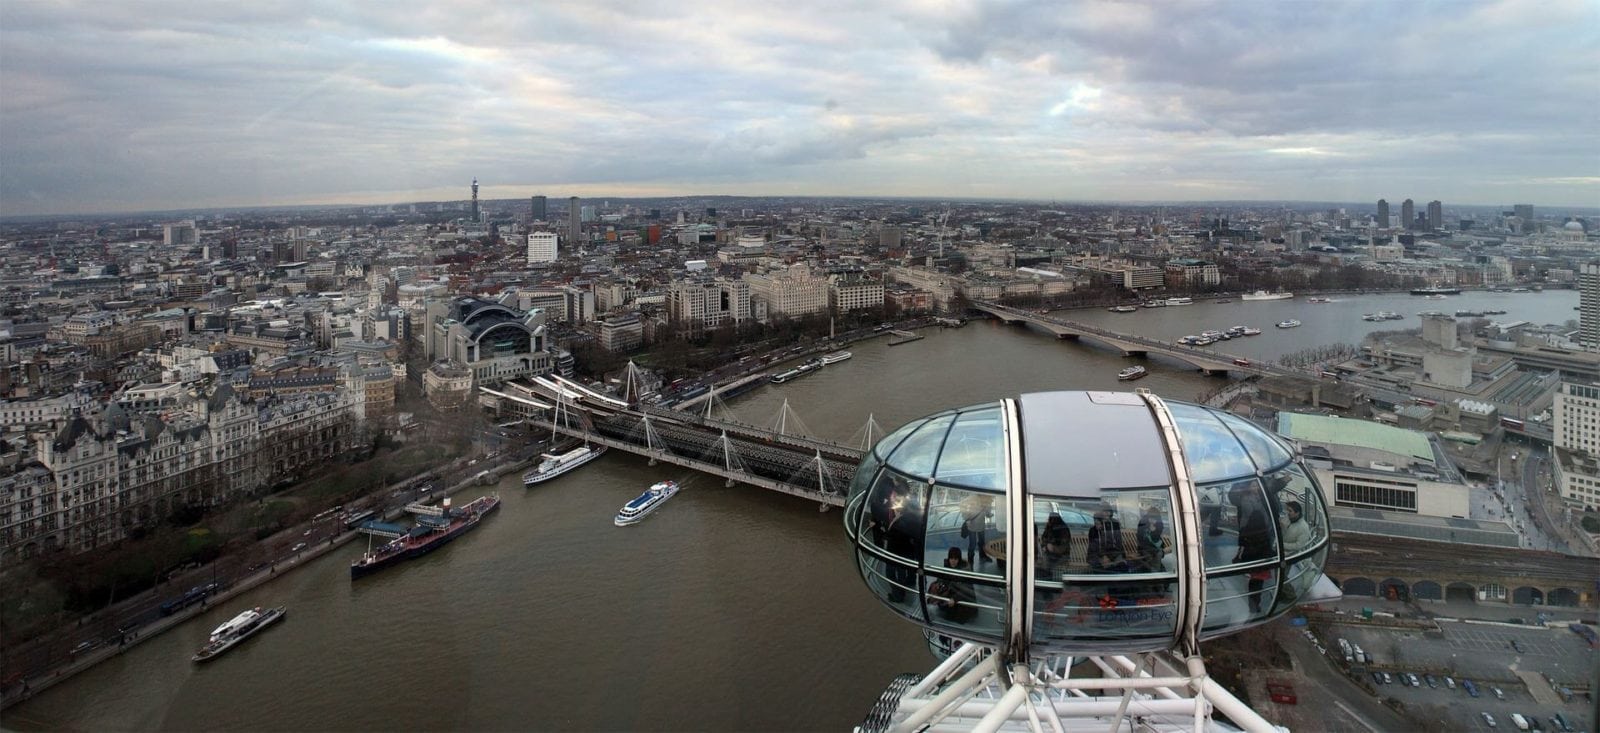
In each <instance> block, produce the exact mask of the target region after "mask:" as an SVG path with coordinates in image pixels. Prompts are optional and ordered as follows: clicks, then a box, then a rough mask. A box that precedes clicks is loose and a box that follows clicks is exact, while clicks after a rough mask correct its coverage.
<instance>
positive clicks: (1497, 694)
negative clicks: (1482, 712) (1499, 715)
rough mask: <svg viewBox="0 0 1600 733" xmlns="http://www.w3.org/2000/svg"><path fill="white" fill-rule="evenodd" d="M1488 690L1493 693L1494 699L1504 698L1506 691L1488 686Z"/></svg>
mask: <svg viewBox="0 0 1600 733" xmlns="http://www.w3.org/2000/svg"><path fill="white" fill-rule="evenodd" d="M1489 691H1490V692H1493V693H1494V699H1496V700H1504V699H1506V693H1505V692H1502V691H1501V690H1500V688H1498V687H1491V688H1489Z"/></svg>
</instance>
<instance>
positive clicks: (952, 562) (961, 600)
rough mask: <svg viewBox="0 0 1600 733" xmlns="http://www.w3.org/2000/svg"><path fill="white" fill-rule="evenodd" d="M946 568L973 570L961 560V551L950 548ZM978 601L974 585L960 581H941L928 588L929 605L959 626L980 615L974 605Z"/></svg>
mask: <svg viewBox="0 0 1600 733" xmlns="http://www.w3.org/2000/svg"><path fill="white" fill-rule="evenodd" d="M944 566H945V567H947V568H949V569H951V570H971V569H972V567H971V566H970V565H968V564H967V562H966V561H965V560H962V559H961V549H960V548H958V547H952V548H950V553H949V554H948V555H946V556H945V559H944ZM976 600H978V594H977V593H976V592H975V591H974V590H973V588H972V584H971V583H968V582H965V581H960V580H947V579H939V580H935V581H933V584H932V585H929V586H928V603H929V604H930V605H932V606H934V607H935V608H937V609H938V610H939V615H940V616H943V617H944V618H945V619H946V620H949V621H953V622H955V623H958V624H964V623H966V622H968V621H971V620H972V618H973V617H974V616H976V615H978V609H977V608H976V607H975V606H973V605H972V603H973V602H974V601H976Z"/></svg>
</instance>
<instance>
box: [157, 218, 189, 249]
mask: <svg viewBox="0 0 1600 733" xmlns="http://www.w3.org/2000/svg"><path fill="white" fill-rule="evenodd" d="M161 243H162V244H166V245H173V244H178V245H182V244H194V243H195V227H194V222H192V221H180V222H178V223H176V224H162V225H161Z"/></svg>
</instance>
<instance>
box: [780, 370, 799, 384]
mask: <svg viewBox="0 0 1600 733" xmlns="http://www.w3.org/2000/svg"><path fill="white" fill-rule="evenodd" d="M806 371H807V370H802V369H790V370H788V371H786V372H782V373H779V374H774V375H772V383H773V384H783V383H784V382H787V381H789V380H791V379H794V378H795V377H798V376H800V375H802V374H805V373H806Z"/></svg>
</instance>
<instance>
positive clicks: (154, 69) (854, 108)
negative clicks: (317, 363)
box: [0, 0, 1600, 213]
mask: <svg viewBox="0 0 1600 733" xmlns="http://www.w3.org/2000/svg"><path fill="white" fill-rule="evenodd" d="M1516 10H1517V9H1516V8H1515V7H1510V8H1502V7H1501V6H1498V5H1493V4H1482V3H1450V4H1446V5H1442V6H1439V5H1413V4H1399V3H1360V4H1343V3H1326V4H1322V3H1319V4H1308V3H1292V4H1278V3H1269V2H1264V1H1263V2H1245V3H1239V2H1227V3H1215V4H1197V3H1172V4H1165V3H1163V4H1158V5H1141V4H1137V3H1104V4H1101V3H1084V4H1075V5H1071V6H1065V7H1063V6H1061V5H1058V4H1054V3H1042V2H1040V3H1034V2H1019V3H992V4H991V3H975V4H970V5H962V4H952V5H939V6H921V5H915V4H906V5H904V6H890V7H888V8H886V9H880V8H879V7H877V6H874V5H859V4H854V3H844V2H834V3H786V4H784V5H781V6H769V7H764V8H761V9H760V10H759V11H753V10H752V9H751V8H749V7H748V6H747V5H746V4H743V3H739V2H734V1H733V0H726V1H724V2H711V3H694V4H686V3H669V2H664V1H663V2H650V3H636V2H611V1H607V2H599V3H581V4H574V5H545V4H528V3H521V4H518V3H501V2H454V3H448V4H444V3H430V2H422V1H421V0H396V1H395V2H389V3H383V4H378V5H365V4H348V5H346V4H323V3H309V2H285V3H241V4H232V3H192V2H177V1H175V0H173V1H165V2H148V3H138V4H116V3H113V4H88V3H73V2H63V3H50V4H45V3H5V4H0V86H3V87H4V88H3V90H0V91H3V93H0V213H24V212H39V211H51V210H71V211H78V210H108V209H129V208H140V207H162V208H168V207H176V206H184V205H188V204H189V202H191V201H195V200H205V201H208V202H225V201H231V202H235V203H239V204H251V203H257V202H262V201H268V200H270V201H274V202H279V201H287V200H296V199H301V200H308V201H315V200H327V199H338V198H339V197H340V196H342V195H345V194H347V193H350V192H381V191H385V190H387V191H394V192H395V196H396V198H397V199H399V198H403V197H404V196H405V195H406V193H407V192H408V191H412V190H420V189H435V188H438V187H439V186H441V185H452V184H454V183H456V182H458V181H463V180H468V179H470V178H471V177H472V176H473V175H478V176H479V177H480V178H485V179H492V180H494V181H497V182H501V183H504V184H515V183H521V184H528V185H546V184H573V185H576V184H591V185H606V186H609V187H611V188H613V189H617V188H625V187H626V186H628V185H630V184H639V185H646V184H648V185H658V184H661V185H665V184H675V185H684V186H688V187H690V188H691V189H692V188H694V187H696V186H700V187H711V186H716V187H719V190H733V191H735V192H745V193H757V194H758V193H761V190H758V189H750V190H742V191H741V190H740V189H739V186H740V185H741V184H743V185H749V186H768V187H775V188H777V189H782V190H784V191H786V192H795V191H804V192H811V193H819V194H825V193H832V192H836V191H837V192H847V193H884V194H895V193H918V194H928V193H931V194H939V193H941V192H948V193H949V194H951V195H960V194H963V193H972V194H974V195H977V194H983V195H1026V196H1034V197H1041V198H1052V197H1063V198H1071V197H1095V196H1093V195H1091V194H1095V193H1098V192H1101V191H1115V192H1116V193H1117V195H1122V196H1129V197H1135V198H1159V197H1172V196H1173V195H1174V194H1173V192H1181V191H1182V190H1184V181H1182V180H1176V179H1175V177H1177V178H1184V177H1187V178H1188V179H1191V181H1192V182H1194V183H1195V184H1196V185H1198V186H1216V185H1236V186H1241V188H1240V189H1239V190H1238V193H1240V194H1241V195H1243V194H1246V193H1249V190H1254V189H1248V190H1247V188H1248V187H1244V186H1245V184H1240V183H1237V182H1239V181H1246V182H1252V183H1250V184H1249V185H1250V186H1256V185H1259V186H1260V187H1261V188H1264V189H1266V190H1274V189H1283V190H1290V187H1299V188H1294V189H1293V190H1305V191H1306V192H1307V194H1306V195H1307V196H1309V197H1313V198H1327V197H1330V194H1331V193H1337V192H1344V191H1346V190H1350V191H1353V192H1355V193H1361V194H1362V196H1361V198H1367V197H1368V196H1366V194H1365V193H1364V192H1363V191H1361V190H1360V189H1361V185H1360V183H1361V181H1363V180H1365V181H1367V187H1368V188H1371V189H1380V188H1383V187H1384V186H1385V185H1386V180H1387V179H1390V178H1406V179H1408V180H1415V181H1418V182H1420V183H1421V184H1425V185H1433V186H1437V187H1439V188H1438V192H1437V193H1434V194H1430V195H1438V196H1443V197H1445V198H1446V199H1447V200H1448V199H1449V198H1450V197H1452V196H1456V197H1460V196H1466V195H1473V196H1490V195H1492V196H1506V197H1515V194H1516V193H1518V191H1519V189H1518V188H1517V185H1518V184H1516V183H1515V182H1516V181H1519V180H1527V181H1533V180H1535V179H1538V180H1543V181H1556V182H1558V183H1548V182H1547V183H1541V184H1538V185H1537V186H1535V185H1534V184H1529V187H1528V188H1526V192H1527V194H1528V196H1524V198H1533V195H1534V194H1540V195H1545V196H1551V195H1553V196H1556V197H1557V198H1558V200H1561V201H1567V202H1574V203H1578V202H1583V201H1584V200H1593V199H1595V198H1596V187H1595V186H1594V184H1593V183H1592V182H1588V183H1586V182H1584V181H1585V180H1586V179H1587V180H1589V181H1592V179H1593V177H1594V175H1595V168H1596V166H1595V161H1596V151H1597V150H1600V139H1597V137H1596V132H1594V131H1595V130H1596V129H1600V125H1597V124H1595V123H1596V120H1595V113H1594V109H1595V107H1594V105H1593V101H1594V100H1595V99H1596V98H1597V96H1600V95H1597V79H1596V75H1595V74H1594V69H1595V68H1596V64H1597V63H1600V55H1597V54H1600V52H1597V48H1600V41H1597V38H1596V34H1597V31H1596V30H1595V29H1596V28H1597V27H1600V23H1596V22H1594V21H1595V20H1597V17H1596V16H1597V12H1600V11H1597V10H1596V8H1595V6H1593V5H1588V4H1579V5H1576V6H1564V5H1560V4H1556V5H1551V6H1548V7H1546V6H1541V8H1540V11H1539V12H1536V13H1535V12H1523V13H1518V12H1516ZM1585 21H1588V22H1585ZM1552 51H1560V52H1552ZM1091 92H1093V93H1091ZM1096 94H1098V96H1096ZM1075 95H1077V96H1075ZM1069 102H1070V103H1069ZM1057 108H1059V111H1058V110H1057ZM1308 147H1309V148H1318V149H1323V148H1326V152H1328V153H1329V154H1328V155H1325V156H1322V157H1312V156H1298V157H1297V156H1292V155H1281V154H1272V153H1268V152H1265V151H1268V150H1271V149H1275V148H1283V149H1297V148H1308ZM1479 179H1482V180H1484V181H1488V180H1491V179H1492V180H1493V181H1496V183H1494V184H1492V185H1491V184H1489V183H1477V182H1476V181H1478V180H1479ZM1318 180H1320V181H1327V182H1333V183H1330V184H1328V185H1329V188H1326V189H1316V188H1314V187H1307V185H1306V182H1307V181H1318ZM1562 180H1568V181H1570V182H1567V183H1559V181H1562ZM1228 182H1234V183H1228ZM1508 182H1509V183H1508ZM1319 190H1322V191H1324V193H1321V194H1319V193H1317V192H1318V191H1319ZM1100 197H1102V198H1103V197H1104V196H1100Z"/></svg>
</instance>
